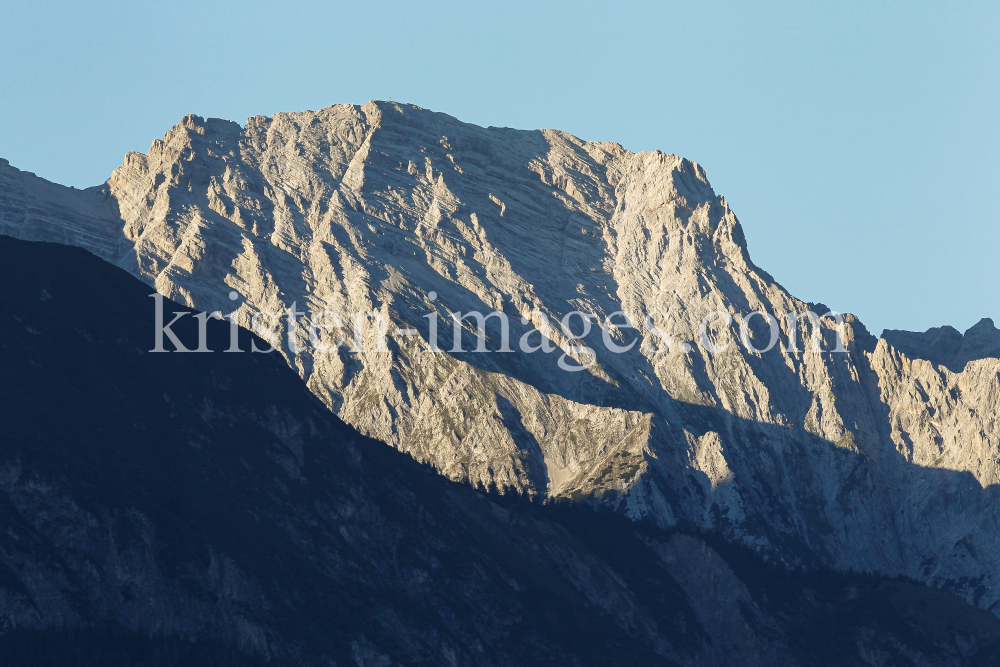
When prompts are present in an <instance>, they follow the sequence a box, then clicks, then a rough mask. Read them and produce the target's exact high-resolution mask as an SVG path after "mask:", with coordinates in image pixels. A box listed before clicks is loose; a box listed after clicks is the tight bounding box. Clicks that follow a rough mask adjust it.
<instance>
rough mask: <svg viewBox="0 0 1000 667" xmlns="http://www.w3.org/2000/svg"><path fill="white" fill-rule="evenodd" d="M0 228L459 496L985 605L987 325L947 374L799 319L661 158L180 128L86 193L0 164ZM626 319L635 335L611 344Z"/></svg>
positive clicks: (904, 353) (733, 227)
mask: <svg viewBox="0 0 1000 667" xmlns="http://www.w3.org/2000/svg"><path fill="white" fill-rule="evenodd" d="M775 205H776V206H780V205H781V203H780V202H775ZM0 211H2V216H0V232H2V233H5V234H10V235H13V236H17V237H20V238H26V239H49V240H57V241H61V242H64V243H71V244H76V245H80V246H83V247H85V248H87V249H89V250H91V251H92V252H94V253H96V254H98V255H99V256H101V257H103V258H104V259H107V260H109V261H111V262H113V263H115V264H117V265H118V266H121V267H123V268H125V269H127V270H129V271H130V272H132V273H133V274H134V275H136V276H138V277H140V278H141V279H143V280H145V281H146V282H148V283H149V284H151V285H154V286H155V287H156V289H157V290H158V291H159V292H161V293H163V294H165V295H167V296H169V297H171V298H173V299H175V300H178V301H181V302H186V303H187V304H188V305H190V306H192V307H195V308H198V309H201V310H204V311H220V312H222V313H226V314H229V313H232V314H233V317H235V318H236V319H237V321H238V322H239V323H241V324H243V325H244V326H247V327H251V326H252V325H253V323H254V321H256V323H257V325H258V330H259V331H267V332H270V335H271V337H272V339H273V341H274V343H275V345H276V346H277V348H278V349H279V350H280V352H281V354H283V355H284V356H285V358H286V359H287V360H288V362H289V363H290V364H291V365H292V366H293V367H294V368H295V369H296V370H297V371H298V373H299V375H300V376H301V377H302V378H303V380H304V381H305V382H306V383H307V385H308V387H309V388H310V389H311V390H312V391H313V393H314V394H315V395H316V396H318V397H319V398H320V399H321V400H322V401H323V402H324V403H325V404H326V405H327V406H328V407H329V408H330V409H331V410H333V411H334V412H335V413H336V414H338V415H339V416H340V417H342V418H343V419H344V420H346V421H347V422H349V423H350V424H352V425H353V426H355V427H356V428H358V429H359V430H361V431H362V432H363V433H366V434H368V435H371V436H373V437H377V438H379V439H381V440H384V441H386V442H388V443H390V444H392V445H393V446H394V447H397V448H398V449H401V450H403V451H406V452H408V453H410V454H411V455H413V456H414V457H415V458H417V459H419V460H421V461H427V462H431V463H433V465H434V466H435V467H437V469H439V470H440V471H441V472H442V473H443V474H444V475H446V476H448V477H450V478H452V479H455V480H464V481H467V482H469V483H470V484H473V485H476V486H487V487H494V486H495V487H496V488H498V489H501V490H510V491H513V492H522V493H528V494H539V495H546V496H565V497H571V498H594V499H596V500H599V501H601V502H605V503H609V504H613V505H615V506H616V507H618V508H620V509H622V510H623V511H625V512H627V513H629V514H630V515H631V516H634V517H639V516H651V517H653V518H654V519H655V520H656V521H658V522H660V523H661V524H663V525H675V524H678V523H686V524H693V525H695V526H698V527H701V528H707V529H714V530H719V531H722V532H723V533H725V534H726V535H728V536H730V537H733V538H735V539H738V540H741V541H743V542H745V543H746V544H749V545H751V546H753V547H754V548H757V549H759V550H761V551H762V552H764V553H767V554H772V555H774V556H776V557H778V558H781V559H784V560H787V561H791V562H816V561H818V562H823V563H827V564H831V565H834V566H837V567H842V568H855V569H862V570H865V569H874V570H879V571H883V572H888V573H893V574H895V573H902V574H906V575H909V576H912V577H915V578H918V579H921V580H923V581H927V582H931V583H933V584H936V585H939V586H943V587H946V588H949V589H951V590H954V591H956V592H958V593H960V594H961V595H963V596H965V597H966V598H967V599H969V600H972V601H974V602H976V603H977V604H979V605H980V606H983V607H985V608H990V609H993V610H996V609H997V608H998V605H1000V602H998V601H1000V594H998V592H997V591H995V590H994V589H993V587H992V576H993V575H994V573H997V575H998V576H1000V522H998V507H1000V504H998V502H997V500H998V498H997V488H998V487H997V482H998V481H1000V480H998V474H1000V451H998V439H1000V424H998V423H997V418H996V405H997V404H998V402H1000V374H998V373H1000V360H998V359H997V358H995V356H989V355H990V354H991V353H990V350H991V349H992V348H990V346H989V344H988V343H989V342H990V340H992V339H990V338H989V334H990V331H986V327H985V325H984V326H983V327H981V328H982V329H983V331H978V330H977V331H976V332H970V333H975V334H976V335H975V336H973V337H972V339H970V338H969V336H970V334H967V335H966V340H967V341H971V342H969V344H968V345H966V346H965V347H963V345H962V344H961V343H960V344H959V346H958V348H957V349H956V350H954V355H952V356H949V357H948V358H947V359H944V360H943V361H942V359H943V358H940V359H939V358H938V357H932V359H934V360H937V361H940V362H941V365H938V364H936V363H935V362H934V361H932V360H927V359H925V358H921V354H918V352H917V351H916V348H914V347H913V346H911V347H910V348H906V346H903V347H900V346H899V345H897V344H896V343H894V342H893V341H894V340H898V338H897V339H894V338H893V337H892V336H887V339H883V340H877V339H875V338H874V337H873V336H871V335H870V334H869V333H868V332H867V331H866V330H865V329H864V327H863V326H862V325H861V323H860V322H858V321H857V320H856V318H853V317H852V316H850V315H845V316H844V320H845V323H844V325H843V326H842V327H840V328H839V331H840V333H839V334H838V326H837V325H836V322H835V321H834V320H833V319H832V318H824V319H823V320H821V322H820V325H819V326H817V325H816V324H815V323H814V322H813V321H811V320H810V319H809V318H808V317H800V318H798V324H794V323H793V321H792V320H791V319H790V318H788V317H787V313H789V312H792V313H803V312H805V311H808V310H815V311H817V312H818V314H820V315H822V314H823V313H824V312H825V310H826V309H825V308H824V307H822V306H820V305H818V304H807V303H804V302H802V301H800V300H798V299H796V298H795V297H793V296H792V295H790V294H788V293H787V292H786V291H785V290H784V289H783V288H782V287H781V286H780V285H779V284H778V283H777V282H776V281H775V280H774V279H773V278H772V277H771V276H770V275H768V274H767V273H766V272H765V271H763V270H761V269H759V268H757V267H756V266H755V265H754V264H753V262H752V261H751V259H750V256H749V253H748V249H747V244H746V241H745V238H744V235H743V231H742V229H741V227H740V223H739V222H738V220H737V218H736V216H735V215H734V213H733V212H732V211H731V210H730V208H729V206H728V205H727V203H726V202H725V200H724V199H723V198H722V197H720V196H718V195H716V194H715V192H714V191H713V190H712V188H711V186H710V185H709V183H708V180H707V178H706V175H705V172H704V171H703V169H702V168H701V167H700V166H698V165H697V164H694V163H692V162H690V161H688V160H685V159H683V158H680V157H678V156H676V155H665V154H662V153H660V152H644V153H637V154H635V153H631V152H629V151H627V150H625V149H623V148H622V147H621V146H619V145H617V144H614V143H599V142H586V141H581V140H579V139H577V138H576V137H573V136H571V135H568V134H566V133H563V132H559V131H555V130H541V131H520V130H511V129H507V128H481V127H477V126H474V125H469V124H465V123H461V122H459V121H457V120H456V119H454V118H451V117H450V116H446V115H443V114H439V113H433V112H430V111H427V110H424V109H420V108H417V107H414V106H409V105H403V104H396V103H391V102H371V103H368V104H365V105H362V106H354V105H340V106H333V107H329V108H327V109H323V110H321V111H318V112H311V111H308V112H302V113H292V114H276V115H275V116H273V117H270V118H266V117H260V116H258V117H254V118H251V119H249V120H248V121H247V124H246V126H245V127H241V126H239V125H238V124H236V123H232V122H229V121H223V120H216V119H209V120H207V121H205V120H203V119H201V118H199V117H197V116H188V117H186V118H185V119H184V120H183V121H182V122H181V123H179V124H178V125H176V126H175V127H174V128H173V129H172V130H171V131H169V132H168V133H167V134H166V135H165V136H164V138H163V139H162V140H157V141H155V142H153V145H152V146H151V147H150V150H149V152H148V153H146V154H145V155H142V154H138V153H129V154H128V155H127V156H126V158H125V162H124V164H123V165H122V166H121V167H119V168H118V169H117V170H115V172H114V173H113V174H112V175H111V178H110V179H109V180H108V181H107V183H106V184H104V185H103V186H100V187H98V188H94V189H90V190H85V191H76V190H72V189H69V188H62V187H60V186H56V185H53V184H50V183H47V182H45V181H42V180H41V179H37V178H35V177H34V176H32V175H30V174H24V173H22V172H19V171H17V170H16V169H13V168H11V167H9V166H8V165H6V164H2V165H0ZM804 214H805V212H804ZM807 251H808V249H806V248H804V249H803V252H807ZM836 279H837V276H836V275H831V276H830V280H836ZM231 297H235V299H234V298H231ZM432 297H433V298H432ZM293 307H294V310H293V313H301V315H295V316H294V318H295V319H294V320H293V319H292V317H290V316H289V315H288V314H287V311H288V310H289V309H291V308H293ZM470 311H479V312H481V313H483V314H488V313H491V312H498V313H503V314H505V315H506V316H507V318H508V321H509V323H510V331H509V345H510V348H511V350H512V351H511V352H499V351H497V350H499V349H500V348H501V347H502V343H503V341H502V340H501V329H500V326H499V320H500V318H499V317H494V318H491V319H489V320H488V321H487V327H486V332H487V337H486V341H485V346H486V348H487V350H488V352H479V353H477V352H473V351H472V350H474V349H475V348H476V340H475V338H476V335H475V334H476V327H475V321H474V320H472V319H465V320H463V328H462V329H461V331H462V332H463V334H462V336H461V340H460V341H459V344H460V346H461V348H462V350H464V351H461V352H459V351H457V348H458V346H457V345H456V342H455V340H454V337H453V326H452V320H451V319H449V314H451V313H462V314H465V313H468V312H470ZM574 311H577V312H580V313H584V314H587V315H590V316H593V318H592V331H591V333H590V335H589V336H588V337H587V338H586V339H585V345H586V347H588V348H589V349H590V352H582V351H581V348H582V347H583V346H584V343H582V342H581V341H579V340H572V339H569V338H567V335H566V333H565V332H563V331H561V330H560V325H559V322H561V321H562V320H563V319H564V318H565V317H567V315H569V314H570V313H572V312H574ZM619 311H620V313H619ZM754 311H758V312H760V313H766V314H770V315H771V316H773V318H774V322H775V329H774V331H773V332H772V331H771V330H770V329H769V327H768V322H767V321H766V320H765V318H764V317H763V316H761V315H757V316H754V317H752V318H748V317H747V316H748V315H749V314H750V313H751V312H754ZM358 313H367V314H368V315H365V316H363V317H360V316H359V319H357V322H358V323H359V326H358V327H357V329H358V336H357V338H358V340H354V334H353V333H352V331H351V330H350V326H351V324H352V322H353V321H354V319H353V318H354V317H355V316H356V314H358ZM376 313H377V314H376ZM430 313H437V314H438V315H439V317H438V318H437V319H435V318H433V317H427V315H428V314H430ZM615 313H619V314H617V315H614V314H615ZM726 315H728V316H729V318H731V321H729V322H727V317H726ZM626 316H627V317H628V318H630V319H631V321H632V322H633V323H634V324H635V325H636V328H626V327H624V326H619V327H617V328H615V327H608V328H607V331H606V332H605V331H602V329H601V325H603V324H605V323H606V322H607V321H608V318H609V317H611V320H612V322H614V323H616V324H619V325H621V324H624V323H625V322H626ZM338 318H339V319H338ZM706 318H708V319H706ZM583 319H584V318H583V317H582V316H578V315H575V316H571V318H570V322H569V324H570V326H571V328H572V331H573V332H580V331H581V327H582V321H583ZM310 320H313V321H315V322H317V323H320V324H327V325H335V324H338V323H340V324H343V325H344V328H342V329H339V330H336V329H333V328H326V329H319V328H317V329H315V330H314V331H313V332H312V334H311V333H310V330H309V328H308V327H307V326H306V324H307V323H308V322H309V321H310ZM380 320H381V322H382V325H383V329H384V331H385V334H386V335H385V336H384V337H383V336H381V335H380V327H379V321H380ZM290 322H294V323H295V326H294V327H292V326H290ZM432 322H436V329H437V331H436V336H434V335H432V329H431V323H432ZM150 326H152V323H150ZM536 328H537V329H539V330H544V331H546V332H547V333H548V339H546V340H545V341H543V336H542V334H541V333H539V332H538V331H537V330H536ZM702 332H704V333H702ZM772 333H774V336H773V337H772ZM956 333H957V332H956ZM838 335H839V337H840V342H841V343H842V345H843V347H842V351H838V350H837V343H838ZM525 336H527V338H523V337H525ZM522 339H523V340H522ZM980 339H982V340H980ZM987 339H988V340H987ZM345 340H346V341H349V342H350V344H351V345H350V347H348V346H346V345H344V346H341V347H339V348H337V349H336V350H330V349H329V348H331V347H332V346H333V345H334V344H336V343H338V342H342V341H345ZM772 340H773V342H774V345H773V347H771V348H770V349H767V351H763V352H758V351H757V350H764V349H766V348H767V347H768V344H769V343H770V342H771V341H772ZM633 341H634V344H632V345H631V347H629V345H630V343H633ZM984 341H985V342H984ZM522 342H523V343H524V344H525V345H526V346H527V347H528V349H530V348H531V347H534V346H541V345H542V344H543V343H546V342H547V343H549V344H550V347H551V348H553V349H552V351H550V352H546V351H545V349H544V348H543V349H541V350H539V351H537V352H533V353H532V352H525V351H523V350H524V348H522ZM816 342H818V347H819V349H818V350H817V349H816V346H815V343H816ZM317 343H318V344H320V345H325V346H327V348H328V349H326V350H325V351H320V350H319V349H318V348H317ZM973 343H975V345H973ZM973 347H975V349H974V350H973ZM435 348H436V349H435ZM625 348H628V349H627V350H625ZM966 348H968V349H967V350H966V351H965V352H962V350H965V349H966ZM963 354H964V355H965V356H962V355H963ZM992 354H994V355H995V354H996V352H993V353H992ZM922 356H923V357H927V356H928V355H927V354H924V355H922ZM960 357H961V358H960ZM959 363H960V366H959V365H956V364H959ZM949 366H950V368H949ZM564 367H568V368H570V369H572V370H565V369H564ZM956 371H960V372H956Z"/></svg>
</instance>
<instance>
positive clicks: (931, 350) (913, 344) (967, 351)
mask: <svg viewBox="0 0 1000 667" xmlns="http://www.w3.org/2000/svg"><path fill="white" fill-rule="evenodd" d="M882 338H885V339H886V340H887V341H889V343H890V344H891V345H892V346H893V347H895V348H896V349H897V350H899V351H900V352H903V353H904V354H906V355H907V356H908V357H910V358H911V359H926V360H927V361H929V362H931V363H932V364H934V365H936V366H946V367H947V368H948V370H950V371H952V372H953V373H961V372H962V371H963V370H965V365H966V364H967V363H969V362H970V361H975V360H977V359H988V358H998V357H1000V329H997V328H996V326H994V324H993V320H991V319H990V318H988V317H984V318H983V319H981V320H979V322H977V323H976V324H975V326H973V327H972V328H970V329H969V330H968V331H966V332H965V335H964V336H963V335H962V334H961V333H959V332H958V330H957V329H955V328H954V327H949V326H944V327H935V328H933V329H928V330H927V331H925V332H923V333H916V332H913V331H900V330H896V329H887V330H886V331H883V332H882Z"/></svg>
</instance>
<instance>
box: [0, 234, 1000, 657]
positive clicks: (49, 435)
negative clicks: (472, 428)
mask: <svg viewBox="0 0 1000 667" xmlns="http://www.w3.org/2000/svg"><path fill="white" fill-rule="evenodd" d="M0 288H2V289H0V356H2V362H3V364H2V365H3V369H4V372H3V377H2V383H0V421H2V423H3V425H4V428H3V438H2V447H0V527H2V530H0V661H7V660H30V661H31V663H32V664H36V665H46V664H52V665H56V664H69V663H72V664H77V665H87V664H101V665H104V666H105V667H107V666H109V665H110V666H114V665H126V664H127V665H134V664H137V662H139V661H140V660H141V661H143V664H150V665H160V666H164V667H165V666H167V665H170V666H174V665H177V666H179V665H182V664H183V665H188V664H202V663H204V664H210V663H205V661H206V660H209V661H213V660H214V661H215V662H214V663H211V664H217V665H228V664H244V665H246V664H256V663H257V662H261V664H263V661H264V660H268V661H269V662H268V664H274V665H284V664H295V665H320V664H322V665H331V664H336V665H360V666H367V665H395V664H408V665H441V664H453V665H477V666H478V665H637V664H641V665H720V666H721V665H732V664H743V665H775V666H777V665H782V666H786V665H824V666H826V665H861V664H869V663H868V662H866V660H868V656H871V655H880V656H885V657H886V658H887V659H891V660H893V662H892V663H891V664H900V665H904V664H905V665H909V664H914V665H918V664H928V662H933V664H937V665H987V664H991V663H990V661H991V660H993V659H995V657H996V656H997V650H998V647H1000V621H998V620H997V619H996V618H994V617H993V616H992V615H990V614H987V613H985V612H982V611H979V610H977V609H975V608H974V607H971V606H968V605H967V604H965V603H964V602H962V601H961V600H959V599H958V598H954V597H952V596H950V595H947V594H945V593H942V592H939V591H935V590H933V589H929V588H926V587H924V586H922V585H918V584H913V583H906V582H903V581H889V580H885V579H883V578H879V577H871V576H860V575H845V574H838V573H834V572H831V571H826V570H809V571H803V572H798V573H789V572H786V571H785V570H783V569H780V568H777V567H775V566H774V565H768V564H766V563H764V562H763V561H761V560H760V559H759V557H758V556H756V555H755V554H753V553H752V552H750V551H749V550H747V549H746V548H744V547H739V546H735V545H732V544H729V543H727V542H725V541H724V540H721V539H720V538H718V537H708V538H705V537H699V536H697V535H693V534H685V533H683V532H677V531H671V532H666V531H663V530H662V529H660V528H658V527H656V526H655V525H653V524H648V523H634V522H632V521H630V520H628V519H626V518H625V517H623V516H618V515H612V514H608V513H606V512H605V513H595V512H594V511H592V510H591V509H589V508H587V507H580V506H577V507H573V506H564V505H557V506H551V505H550V506H541V505H540V504H538V503H528V502H523V501H518V500H516V499H512V498H509V497H507V498H497V499H496V500H497V501H499V502H500V504H498V503H497V502H494V500H490V499H489V498H487V497H486V496H484V495H483V494H481V493H479V492H477V491H475V490H473V489H471V488H469V487H468V486H466V485H462V484H456V483H454V482H450V481H447V480H445V479H443V478H441V477H440V476H438V475H437V474H435V473H434V472H433V471H432V470H431V469H429V468H427V467H425V466H422V465H421V464H419V463H417V462H415V461H413V460H412V459H411V458H410V457H408V456H406V455H405V454H401V453H399V452H396V451H395V450H393V449H392V448H389V447H387V446H385V445H384V444H382V443H379V442H376V441H373V440H370V439H368V438H366V437H364V436H361V435H360V434H358V433H357V432H355V431H354V430H353V429H351V428H350V427H349V426H347V425H346V424H344V423H343V422H341V421H340V420H339V419H338V418H337V417H335V416H334V415H332V414H331V413H330V412H329V411H328V410H326V409H325V407H324V406H322V404H320V403H319V402H318V401H317V400H316V399H315V398H314V397H313V396H312V395H311V394H310V393H309V392H308V391H307V390H306V388H305V387H304V386H303V385H302V383H301V382H300V380H299V379H298V378H297V377H296V375H295V374H294V373H293V372H292V371H291V370H290V369H288V367H287V365H286V364H285V363H284V360H283V359H281V358H280V357H279V356H278V355H276V354H270V355H269V354H254V353H250V352H245V353H242V354H236V353H231V354H227V353H225V352H222V351H221V350H225V349H227V348H229V345H230V342H231V341H230V334H231V333H232V331H231V330H230V328H229V327H228V326H227V325H226V324H223V323H221V322H217V321H214V320H209V321H208V326H207V346H208V348H209V349H212V350H216V351H215V352H212V353H192V354H180V353H151V352H150V351H149V350H151V349H152V348H153V345H154V340H153V339H154V336H153V326H152V324H153V316H154V309H153V304H154V300H153V299H151V298H149V289H148V288H147V287H146V286H144V285H142V284H141V283H139V282H138V281H136V280H135V279H134V278H131V277H129V276H128V275H127V274H125V273H124V272H122V271H120V270H119V269H117V268H114V267H112V266H110V265H108V264H106V263H104V262H102V261H101V260H99V259H97V258H96V257H93V256H91V255H89V254H88V253H86V252H84V251H82V250H79V249H76V248H70V247H66V246H59V245H55V244H42V243H28V242H23V241H16V240H13V239H10V238H8V237H2V236H0ZM166 310H167V312H168V313H173V312H174V311H178V312H184V311H186V309H185V308H183V307H181V306H179V305H177V304H173V303H171V302H169V301H168V302H166ZM197 329H198V327H197V322H196V321H195V320H194V319H193V317H192V316H191V315H187V316H184V317H183V318H182V319H181V320H180V322H179V323H178V324H176V325H174V330H176V331H177V333H178V335H179V338H180V340H181V341H182V342H183V343H184V344H186V345H187V346H188V347H192V348H193V347H195V346H196V339H197V334H198V331H197ZM238 334H239V338H238V344H239V346H240V347H242V348H243V349H244V350H248V349H250V346H251V336H250V335H249V334H247V332H245V331H238ZM255 342H256V344H257V345H258V346H259V347H261V348H266V344H264V343H263V341H261V340H260V339H255ZM150 637H151V638H150ZM240 655H242V656H243V657H239V656H240ZM21 664H26V663H23V662H22V663H21Z"/></svg>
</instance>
